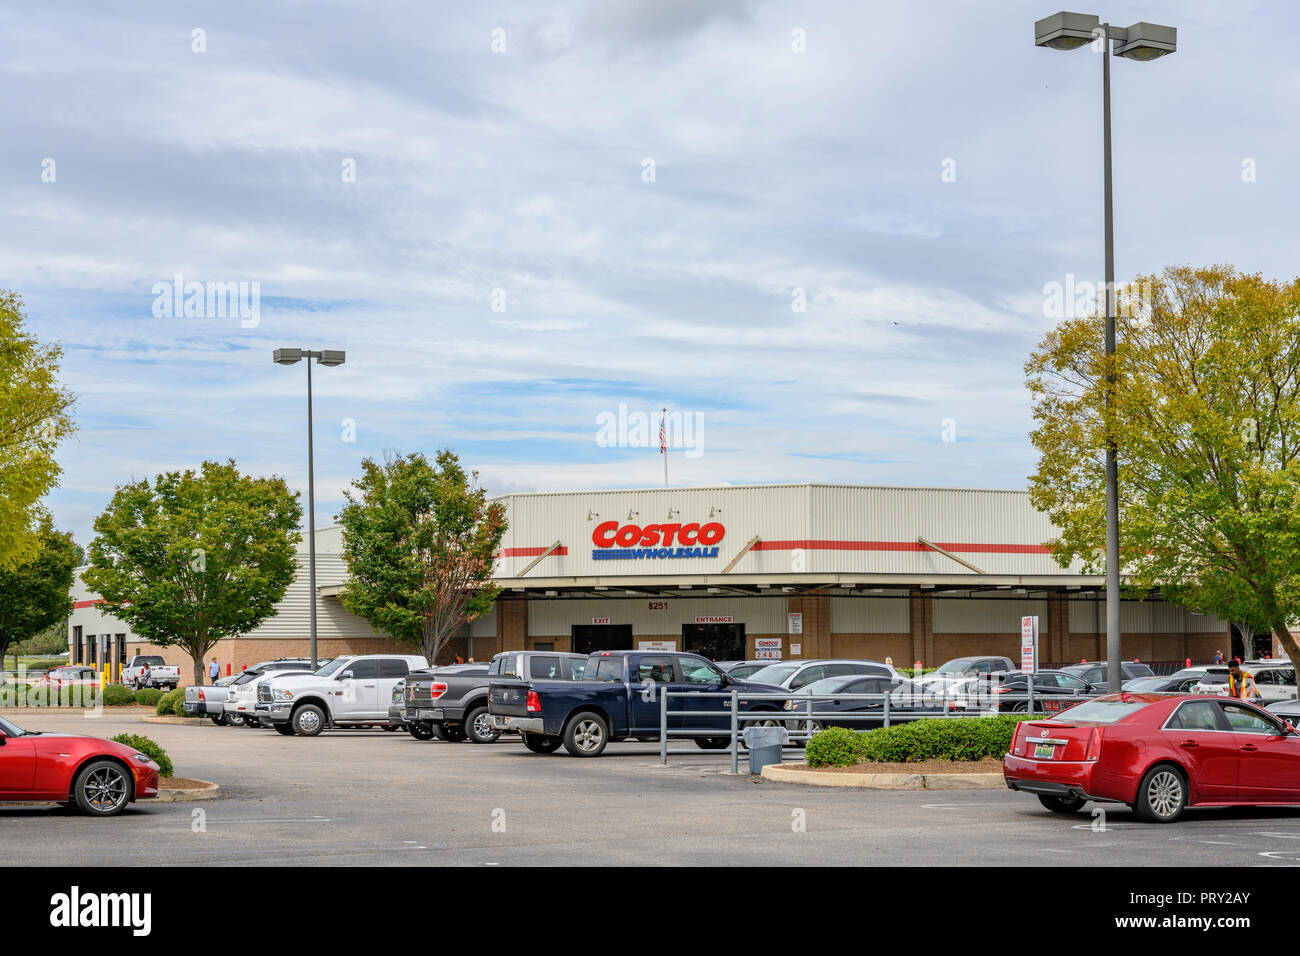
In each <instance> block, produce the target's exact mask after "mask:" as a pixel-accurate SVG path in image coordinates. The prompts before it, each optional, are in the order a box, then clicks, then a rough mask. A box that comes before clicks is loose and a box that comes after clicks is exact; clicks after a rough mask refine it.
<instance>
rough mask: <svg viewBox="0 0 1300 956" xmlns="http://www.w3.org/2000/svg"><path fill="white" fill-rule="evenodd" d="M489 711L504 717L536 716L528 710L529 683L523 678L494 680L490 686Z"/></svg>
mask: <svg viewBox="0 0 1300 956" xmlns="http://www.w3.org/2000/svg"><path fill="white" fill-rule="evenodd" d="M488 713H490V714H500V715H501V716H502V717H529V716H535V715H532V714H530V713H529V712H528V684H527V683H526V682H524V681H521V680H500V681H493V682H492V683H491V684H490V685H489V686H488Z"/></svg>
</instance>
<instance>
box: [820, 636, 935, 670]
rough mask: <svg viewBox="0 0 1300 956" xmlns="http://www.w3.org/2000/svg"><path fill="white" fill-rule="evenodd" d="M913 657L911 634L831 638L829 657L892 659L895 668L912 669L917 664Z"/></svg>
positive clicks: (873, 659)
mask: <svg viewBox="0 0 1300 956" xmlns="http://www.w3.org/2000/svg"><path fill="white" fill-rule="evenodd" d="M911 655H912V635H910V634H834V635H832V636H831V652H830V654H829V655H827V656H828V657H850V658H862V659H864V660H868V661H883V660H884V659H885V658H886V657H891V658H893V660H894V666H895V667H911V666H912V664H914V663H915V659H914V658H913V657H912V656H911Z"/></svg>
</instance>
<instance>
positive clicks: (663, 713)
mask: <svg viewBox="0 0 1300 956" xmlns="http://www.w3.org/2000/svg"><path fill="white" fill-rule="evenodd" d="M654 692H657V693H658V695H659V763H660V765H661V766H667V765H668V740H669V738H670V737H672V738H683V737H689V738H713V739H718V738H722V737H726V738H727V748H726V749H727V751H728V753H729V756H730V758H731V772H732V773H737V772H738V771H739V766H740V745H741V740H742V737H743V735H742V730H743V729H744V728H743V727H742V726H741V725H742V724H769V725H771V724H774V725H777V726H780V727H782V728H784V729H785V731H786V735H787V742H786V743H783V744H782V747H783V748H784V747H796V748H797V747H800V746H803V745H804V744H806V743H807V741H808V740H810V739H811V738H812V736H813V735H814V734H815V733H816V732H817V730H818V729H820V728H824V727H826V726H828V725H831V726H843V725H844V724H854V723H863V724H871V725H872V726H871V727H869V728H864V729H876V725H878V726H880V727H889V726H892V725H893V724H896V723H907V722H910V721H915V720H949V719H953V718H961V717H985V716H995V715H998V714H1009V713H1017V714H1019V713H1023V714H1027V715H1030V716H1032V715H1035V714H1040V713H1041V714H1043V715H1044V716H1047V717H1052V716H1055V715H1056V714H1057V713H1059V712H1060V711H1062V710H1064V709H1066V708H1068V707H1073V706H1074V705H1075V704H1078V703H1082V702H1083V701H1085V700H1091V699H1092V698H1094V697H1099V696H1101V695H1102V694H1105V693H1107V692H1106V691H1101V692H1099V693H1096V694H1043V693H1042V692H1041V691H1040V692H1039V693H1038V694H1035V693H1034V686H1033V681H1032V680H1030V681H1028V682H1027V684H1026V689H1025V691H1024V692H1023V693H1017V692H1014V691H1011V692H1006V693H999V692H997V691H996V690H994V687H993V685H990V686H989V688H988V689H987V690H986V689H980V690H977V691H975V692H971V693H957V694H943V693H935V694H923V693H922V694H898V693H897V692H895V693H893V694H886V693H878V694H755V693H749V692H745V693H744V694H743V696H744V700H745V706H744V709H742V707H741V704H740V698H741V696H742V694H741V692H740V691H738V690H730V691H670V690H669V689H668V688H665V687H660V688H657V689H656V690H655V691H654ZM669 697H672V698H673V699H674V700H682V701H684V702H685V705H686V707H688V708H689V707H690V706H691V704H690V702H691V701H707V700H718V699H721V700H724V701H726V707H725V708H722V709H714V710H691V709H683V710H673V709H670V708H669V705H668V700H669ZM788 701H797V703H798V705H799V706H798V707H796V708H791V709H786V707H785V704H786V702H788ZM819 701H868V702H870V701H878V702H879V703H880V705H881V706H880V709H879V710H878V711H874V712H847V713H846V712H844V711H841V710H828V709H825V708H822V709H818V708H817V707H816V703H817V702H819ZM764 703H772V704H777V705H778V706H776V707H772V708H767V709H759V708H761V707H762V704H764ZM755 704H758V705H759V707H758V708H756V707H755V706H754V705H755ZM1019 704H1024V707H1023V708H1022V707H1020V706H1018V705H1019ZM1039 705H1041V708H1040V706H1039ZM670 717H672V718H681V719H683V720H685V719H686V718H697V719H698V718H713V719H715V720H717V719H718V718H726V721H727V727H726V728H725V729H724V728H722V727H718V726H716V725H715V726H713V727H696V728H688V727H686V726H682V727H673V728H672V729H669V726H668V721H669V718H670ZM721 749H722V748H719V750H721Z"/></svg>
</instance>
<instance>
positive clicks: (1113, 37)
mask: <svg viewBox="0 0 1300 956" xmlns="http://www.w3.org/2000/svg"><path fill="white" fill-rule="evenodd" d="M1099 21H1100V18H1099V17H1095V16H1092V15H1090V14H1085V13H1067V12H1064V11H1062V12H1061V13H1054V14H1052V15H1051V16H1050V17H1045V18H1044V19H1042V20H1039V21H1038V22H1037V23H1035V24H1034V45H1035V46H1041V47H1047V48H1049V49H1052V50H1077V49H1079V48H1080V47H1082V46H1085V45H1088V44H1094V45H1095V44H1100V47H1099V52H1100V53H1101V54H1102V57H1101V122H1102V192H1103V196H1102V204H1103V207H1104V210H1105V212H1104V221H1105V225H1104V229H1105V239H1106V334H1105V349H1106V357H1107V359H1108V360H1109V359H1110V358H1111V357H1112V356H1114V354H1115V223H1114V202H1113V199H1112V190H1111V165H1110V54H1111V53H1112V52H1113V53H1114V55H1115V56H1122V57H1124V58H1126V59H1129V60H1137V61H1139V62H1145V61H1147V60H1154V59H1157V58H1158V57H1162V56H1165V55H1166V54H1169V53H1173V52H1174V51H1175V50H1176V49H1177V48H1178V31H1177V30H1176V29H1175V28H1173V27H1167V26H1161V25H1160V24H1156V23H1135V24H1133V25H1132V26H1131V27H1113V26H1111V25H1110V24H1109V23H1101V22H1099ZM1112 44H1114V48H1113V50H1112ZM1114 394H1115V372H1114V367H1113V365H1110V364H1109V363H1108V364H1107V370H1106V406H1107V410H1108V411H1109V409H1110V406H1111V405H1112V403H1113V402H1114ZM1119 598H1120V595H1119V465H1118V454H1117V449H1116V445H1115V437H1114V435H1113V434H1108V435H1107V436H1106V671H1107V682H1108V683H1109V685H1110V690H1111V691H1112V692H1114V691H1118V690H1119V689H1120V685H1121V684H1122V682H1123V674H1122V672H1121V668H1120V660H1121V658H1122V656H1123V644H1122V641H1121V633H1120V621H1119V609H1120V603H1119Z"/></svg>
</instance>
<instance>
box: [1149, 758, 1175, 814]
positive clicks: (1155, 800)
mask: <svg viewBox="0 0 1300 956" xmlns="http://www.w3.org/2000/svg"><path fill="white" fill-rule="evenodd" d="M1146 798H1147V806H1149V807H1150V808H1151V812H1152V814H1154V815H1155V816H1157V817H1159V818H1160V819H1161V820H1171V819H1173V818H1174V817H1176V816H1177V815H1178V813H1179V811H1180V810H1182V808H1183V781H1182V778H1181V777H1179V776H1178V774H1177V773H1175V772H1174V771H1172V770H1160V771H1158V772H1157V773H1155V774H1153V775H1152V776H1151V779H1150V780H1148V781H1147V789H1146Z"/></svg>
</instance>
